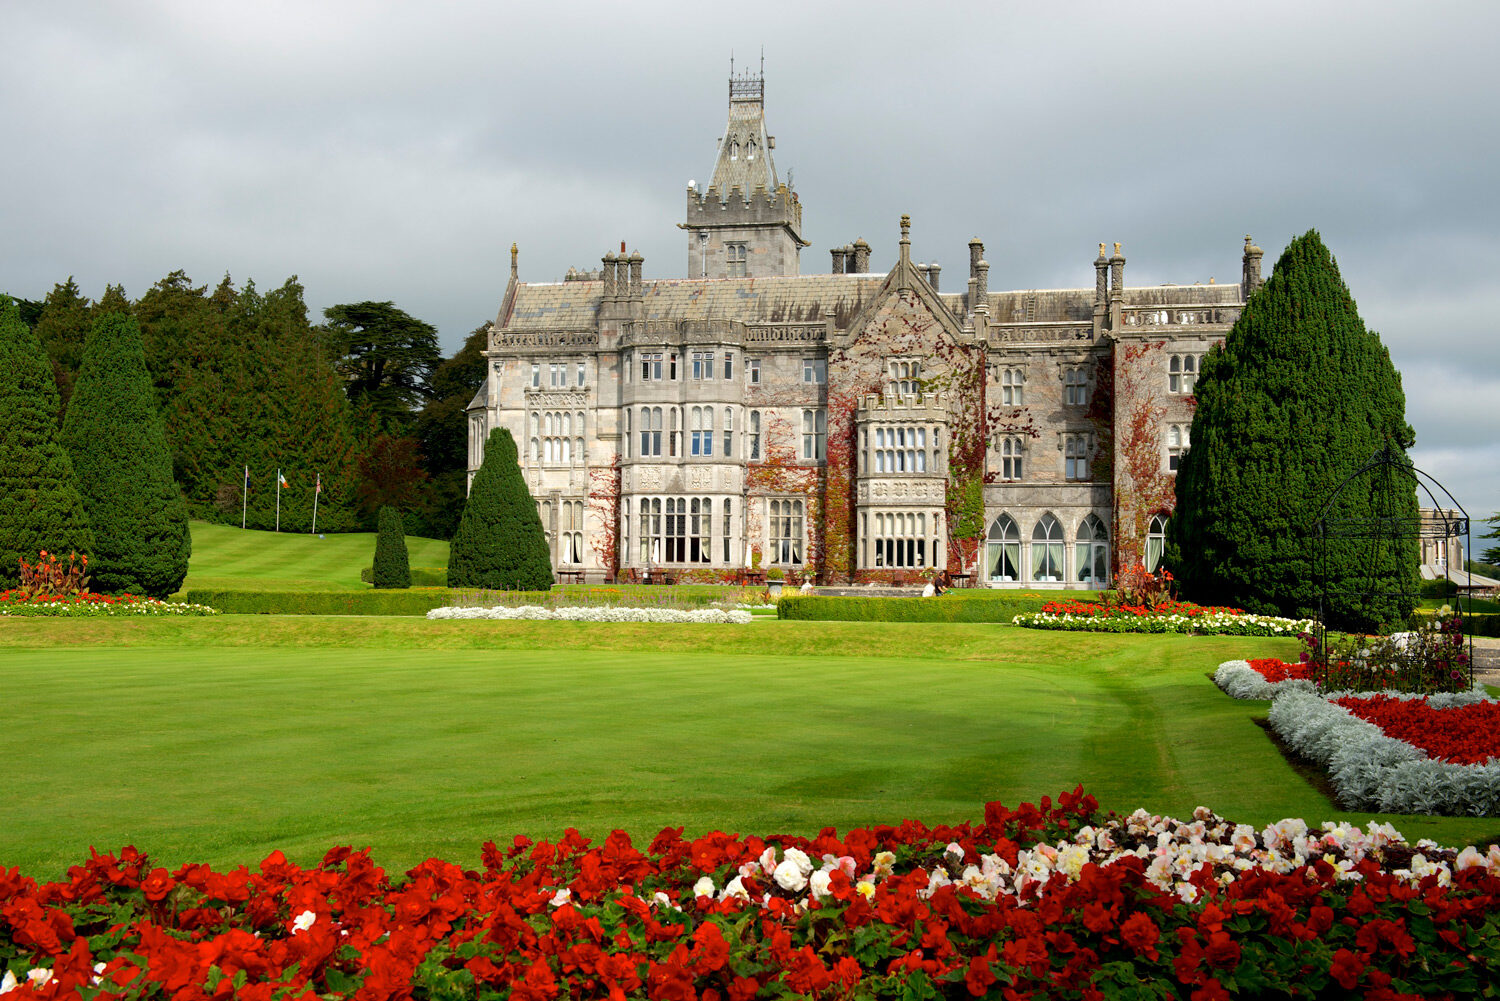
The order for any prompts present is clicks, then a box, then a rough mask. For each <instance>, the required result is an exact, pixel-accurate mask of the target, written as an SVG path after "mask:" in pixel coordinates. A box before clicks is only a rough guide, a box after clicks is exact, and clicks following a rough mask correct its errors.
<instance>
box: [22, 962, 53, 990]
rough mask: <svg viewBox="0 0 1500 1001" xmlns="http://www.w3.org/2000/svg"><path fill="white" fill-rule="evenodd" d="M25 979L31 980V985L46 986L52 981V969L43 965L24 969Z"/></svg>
mask: <svg viewBox="0 0 1500 1001" xmlns="http://www.w3.org/2000/svg"><path fill="white" fill-rule="evenodd" d="M26 979H27V980H29V981H31V986H32V987H46V986H47V985H48V984H50V983H52V971H51V970H50V969H48V968H47V967H45V966H38V967H36V968H34V969H30V970H27V971H26Z"/></svg>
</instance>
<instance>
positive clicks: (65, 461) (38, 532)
mask: <svg viewBox="0 0 1500 1001" xmlns="http://www.w3.org/2000/svg"><path fill="white" fill-rule="evenodd" d="M57 407H58V401H57V383H56V382H55V381H54V379H53V377H52V365H51V363H50V362H49V361H48V360H47V354H46V352H45V351H43V350H42V345H41V342H40V341H38V340H37V337H36V334H34V333H33V332H32V330H31V328H29V327H27V326H26V324H24V323H22V322H21V317H20V314H19V312H18V311H17V309H16V304H15V301H14V300H12V299H11V298H10V297H9V296H5V295H0V589H4V588H7V587H11V586H13V585H15V584H17V583H19V582H20V563H19V561H20V559H21V558H22V557H25V559H26V561H27V562H29V563H30V562H35V561H36V559H37V557H38V555H39V554H40V553H41V551H42V550H46V551H47V552H50V553H63V554H66V553H69V552H78V553H83V554H88V553H91V552H92V551H93V549H94V533H93V532H92V531H91V530H90V528H89V522H88V515H87V514H86V513H85V510H84V506H83V499H82V498H81V497H80V496H79V494H78V484H77V481H76V480H75V479H74V477H73V463H72V461H71V460H70V459H69V457H68V453H67V450H66V449H64V448H63V445H62V438H61V435H60V434H59V433H58V427H57Z"/></svg>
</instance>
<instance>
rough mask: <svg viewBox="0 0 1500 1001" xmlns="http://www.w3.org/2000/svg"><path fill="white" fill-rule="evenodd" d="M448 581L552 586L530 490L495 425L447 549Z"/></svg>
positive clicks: (510, 441)
mask: <svg viewBox="0 0 1500 1001" xmlns="http://www.w3.org/2000/svg"><path fill="white" fill-rule="evenodd" d="M448 585H449V586H450V587H483V588H495V589H499V590H522V591H526V590H534V591H545V590H547V589H548V588H550V587H551V586H552V557H551V555H550V554H549V552H548V550H547V537H546V535H545V534H544V533H543V531H542V520H541V518H540V517H539V516H538V515H537V512H536V504H535V502H533V501H532V499H531V492H530V491H529V490H527V489H526V480H525V479H524V478H523V477H522V475H521V467H520V464H519V463H518V462H517V461H516V442H515V439H514V438H512V437H511V436H510V431H508V430H506V429H505V428H495V429H494V430H493V431H491V432H490V437H489V440H488V441H487V442H486V443H485V449H484V462H483V463H482V464H481V465H480V467H479V472H478V473H476V474H475V475H474V483H473V485H472V486H471V487H470V489H469V500H468V502H467V503H465V504H464V513H463V517H461V518H460V519H459V522H458V531H457V532H455V533H454V535H453V542H452V544H451V545H450V546H449V549H448Z"/></svg>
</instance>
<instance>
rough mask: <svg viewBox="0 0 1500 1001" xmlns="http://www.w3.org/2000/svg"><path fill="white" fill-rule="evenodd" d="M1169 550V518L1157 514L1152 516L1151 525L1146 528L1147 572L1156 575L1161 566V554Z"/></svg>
mask: <svg viewBox="0 0 1500 1001" xmlns="http://www.w3.org/2000/svg"><path fill="white" fill-rule="evenodd" d="M1166 548H1167V516H1166V515H1164V514H1155V515H1152V516H1151V524H1150V525H1148V526H1147V528H1146V570H1147V572H1148V573H1156V568H1157V567H1159V566H1161V554H1162V553H1163V552H1165V551H1166Z"/></svg>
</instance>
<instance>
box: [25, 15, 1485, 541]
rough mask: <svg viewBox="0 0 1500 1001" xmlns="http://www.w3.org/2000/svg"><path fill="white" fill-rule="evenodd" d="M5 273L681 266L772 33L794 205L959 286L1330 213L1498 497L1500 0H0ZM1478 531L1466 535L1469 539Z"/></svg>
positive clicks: (1228, 251)
mask: <svg viewBox="0 0 1500 1001" xmlns="http://www.w3.org/2000/svg"><path fill="white" fill-rule="evenodd" d="M0 25H3V28H4V37H5V40H6V43H7V44H6V58H5V59H4V60H3V61H0V124H3V126H4V134H5V137H6V149H5V155H4V156H3V159H0V163H3V165H0V176H3V178H4V185H3V192H4V194H3V198H4V201H3V209H0V234H3V239H0V255H3V256H0V289H3V290H5V291H9V292H11V293H12V294H15V295H18V296H22V297H25V298H32V299H40V298H41V297H43V296H44V295H45V294H46V293H47V292H48V291H49V290H50V289H51V288H52V286H53V284H54V283H56V282H59V281H62V280H65V279H66V278H67V277H68V276H69V275H73V276H75V277H76V279H77V281H78V283H79V285H80V286H81V287H82V289H83V291H84V293H85V294H86V295H89V296H91V297H98V296H99V295H102V294H103V291H104V287H105V285H106V284H107V283H110V282H120V283H123V284H124V286H125V288H126V291H127V293H128V294H129V295H130V296H131V297H132V298H134V297H137V296H139V295H140V294H141V293H142V292H144V291H145V290H146V289H147V288H148V287H150V285H151V284H152V283H154V282H155V281H157V280H158V279H160V278H161V277H162V276H164V275H166V274H167V273H168V272H170V271H172V270H174V269H178V268H181V269H183V270H185V271H186V272H187V273H188V274H189V275H190V276H191V277H192V278H193V279H194V280H195V281H197V282H198V283H199V284H210V285H211V284H213V283H215V282H217V281H218V280H219V278H221V277H222V276H223V275H224V274H225V273H226V272H228V273H229V274H230V275H231V276H232V277H233V279H234V280H235V282H236V284H237V285H238V284H241V283H243V281H244V280H245V279H254V281H255V282H256V284H257V285H258V286H260V287H261V288H263V289H264V288H267V287H275V286H277V285H280V284H281V283H282V282H283V281H284V280H285V279H286V278H287V277H288V276H290V275H293V274H295V275H298V276H299V277H300V279H301V281H302V283H303V284H304V285H305V286H306V289H307V301H308V305H309V306H310V307H311V308H312V311H313V316H314V319H319V318H320V317H321V311H322V309H323V308H324V307H326V306H329V305H332V304H334V303H340V302H351V301H358V300H362V299H376V300H383V299H389V300H392V301H394V302H395V303H396V304H397V305H398V306H400V307H402V308H403V309H405V310H407V311H408V312H410V313H412V314H413V315H415V316H418V317H420V318H422V319H425V320H427V321H429V322H431V323H433V324H435V325H436V326H437V327H438V329H439V330H440V331H441V333H442V340H443V347H444V350H445V353H451V352H452V351H453V350H454V349H455V348H456V347H457V345H458V344H459V343H460V342H461V341H462V339H463V337H464V335H465V334H467V333H468V332H469V331H470V330H472V329H473V328H474V327H476V326H478V325H480V324H481V323H484V322H485V321H487V320H489V319H492V318H493V317H494V315H495V312H496V309H497V308H498V305H499V301H500V296H501V293H502V292H503V290H504V280H505V276H506V272H507V269H508V267H509V248H510V245H511V243H512V242H515V243H518V244H519V245H520V248H521V258H520V266H521V276H522V278H523V279H524V280H529V281H550V280H556V279H558V278H560V277H561V276H562V274H563V273H564V272H565V271H566V270H567V268H568V267H569V266H570V265H573V266H578V267H588V266H595V267H597V266H598V260H599V257H600V256H601V255H602V254H603V253H604V252H605V251H607V250H609V249H611V248H612V247H614V248H618V246H619V241H620V240H622V239H623V240H625V241H627V242H628V244H629V246H630V247H631V248H632V249H637V250H639V251H640V252H641V253H642V254H643V255H644V256H645V258H646V265H645V274H646V276H647V277H680V276H682V275H683V274H684V272H685V269H686V266H687V261H686V257H687V253H686V241H685V238H684V236H683V234H682V233H681V232H680V231H679V230H678V229H677V228H676V223H678V222H679V221H681V219H682V218H683V214H684V201H685V199H684V191H685V188H686V185H687V182H688V181H689V180H690V179H697V180H699V181H700V182H704V183H706V181H707V178H708V176H709V174H710V173H711V171H712V166H713V159H714V148H715V141H716V140H717V138H718V137H719V135H720V134H721V133H722V131H723V127H724V120H725V114H726V108H727V93H726V77H727V76H728V63H729V58H730V54H731V51H732V52H733V53H734V55H735V57H736V59H737V61H738V63H739V64H740V65H741V66H743V65H745V64H746V63H749V62H751V61H758V59H759V54H760V51H761V48H762V47H764V49H765V71H766V116H767V123H768V126H769V129H770V131H771V132H772V133H773V134H774V135H775V136H776V137H777V144H776V151H775V157H776V165H777V168H778V169H779V171H780V172H781V174H782V176H783V177H785V176H786V174H787V173H788V172H789V171H791V172H792V173H793V174H794V183H795V186H796V188H797V191H798V193H799V195H800V197H801V199H802V203H803V207H804V208H803V223H804V231H803V236H804V237H805V238H806V239H808V240H811V241H812V244H813V245H812V247H810V248H808V249H807V250H806V251H805V252H804V254H803V258H802V262H803V271H804V272H805V273H814V272H819V271H823V272H826V271H827V270H828V266H829V265H828V260H829V258H828V248H829V247H830V246H833V245H838V244H843V243H847V242H849V241H851V240H853V239H854V238H855V237H858V236H863V237H864V238H865V239H866V240H868V241H869V242H870V244H871V245H872V247H873V248H874V252H873V261H872V268H875V269H879V270H883V269H885V268H888V267H889V266H890V265H891V264H892V263H893V262H894V258H895V250H896V239H897V236H898V231H897V222H898V219H899V216H900V215H901V213H903V212H908V213H910V214H911V215H912V227H913V228H912V243H913V248H912V249H913V255H914V256H915V257H916V258H917V259H919V260H936V261H938V262H939V263H941V264H943V265H944V267H945V274H944V277H945V279H946V281H945V287H946V288H949V289H956V288H959V287H961V285H962V283H963V280H964V278H965V277H966V276H967V271H966V267H965V265H966V260H967V253H966V244H967V242H968V240H969V238H970V237H972V236H976V235H977V236H979V237H980V238H981V239H983V240H984V241H985V247H986V256H987V257H988V259H989V261H990V264H991V270H990V287H991V288H992V289H1024V288H1057V287H1091V286H1092V283H1093V268H1092V264H1091V262H1092V260H1093V258H1094V256H1095V253H1096V250H1097V245H1098V243H1099V242H1100V241H1101V240H1103V241H1115V240H1119V241H1120V242H1121V244H1122V249H1123V251H1124V253H1125V255H1126V257H1127V259H1128V264H1127V266H1126V282H1127V283H1128V284H1131V285H1150V284H1157V283H1161V282H1177V283H1180V284H1187V283H1191V282H1194V281H1205V282H1206V281H1207V280H1208V279H1209V278H1210V277H1213V278H1216V279H1217V280H1218V281H1220V282H1234V281H1238V279H1239V270H1240V249H1241V245H1242V243H1243V240H1244V236H1245V234H1247V233H1249V234H1253V235H1254V237H1255V239H1256V242H1257V243H1258V244H1260V246H1262V247H1263V248H1265V251H1266V269H1267V271H1268V272H1269V270H1270V268H1271V265H1272V264H1273V263H1274V262H1275V260H1276V258H1277V257H1278V256H1279V254H1280V251H1281V249H1282V247H1283V246H1284V245H1285V244H1286V242H1287V241H1288V240H1289V239H1290V238H1291V237H1293V236H1295V235H1297V234H1299V233H1302V232H1304V231H1305V230H1307V229H1309V228H1316V229H1318V230H1319V231H1320V232H1321V233H1322V235H1323V239H1324V241H1325V242H1326V243H1327V244H1328V246H1329V247H1330V248H1331V249H1332V250H1333V253H1334V255H1335V256H1336V257H1337V259H1338V262H1339V265H1340V267H1341V269H1342V272H1343V276H1344V280H1345V281H1346V282H1347V283H1348V285H1349V287H1350V289H1351V291H1352V292H1353V293H1354V297H1355V300H1356V301H1357V302H1358V303H1359V305H1360V309H1361V312H1362V314H1363V316H1364V318H1365V321H1366V323H1367V324H1368V325H1369V326H1370V327H1371V328H1372V329H1374V330H1376V331H1378V332H1379V333H1380V335H1381V337H1382V339H1383V340H1384V342H1385V343H1386V344H1387V345H1388V346H1389V348H1390V350H1391V354H1392V356H1393V357H1394V359H1395V361H1396V364H1397V366H1398V367H1399V368H1400V370H1401V372H1402V375H1403V379H1404V384H1405V388H1406V397H1407V414H1408V417H1409V419H1410V420H1411V422H1412V424H1413V425H1414V426H1415V427H1416V429H1417V449H1416V452H1415V455H1414V458H1415V459H1416V461H1417V464H1418V466H1419V467H1420V468H1423V469H1425V470H1426V471H1428V472H1430V473H1432V474H1433V475H1434V476H1436V477H1437V478H1438V479H1440V480H1441V481H1443V482H1444V483H1445V484H1446V485H1447V486H1448V487H1449V488H1450V489H1451V490H1452V491H1453V492H1454V494H1455V495H1456V496H1457V498H1458V500H1459V501H1460V502H1461V503H1462V504H1464V505H1465V506H1466V507H1467V508H1468V510H1469V512H1470V513H1471V514H1473V515H1475V516H1476V517H1483V516H1486V515H1488V514H1490V513H1493V512H1495V511H1497V510H1500V443H1497V436H1496V433H1495V429H1496V427H1497V423H1500V422H1497V417H1500V331H1497V329H1496V328H1497V321H1496V320H1495V319H1494V315H1495V303H1496V302H1497V301H1500V252H1497V250H1500V198H1497V196H1496V192H1495V190H1494V189H1495V178H1496V176H1497V167H1496V165H1497V162H1500V157H1497V153H1500V128H1497V124H1500V123H1497V117H1500V116H1497V111H1496V85H1495V80H1494V73H1495V70H1494V52H1493V47H1494V45H1495V40H1496V39H1497V38H1500V4H1497V3H1494V2H1480V0H1476V2H1470V3H1434V2H1422V3H1409V4H1398V3H1383V2H1362V3H1359V4H1354V3H1322V4H1309V3H1307V2H1305V0H1301V2H1295V3H1279V2H1278V3H1265V2H1260V3H1255V4H1227V3H1222V4H1221V3H1209V2H1197V3H1180V4H1168V3H1155V4H1152V3H1127V4H1118V3H1116V4H1102V3H1100V4H1094V3H1073V4H1062V5H1054V4H1030V3H1006V4H979V3H976V4H972V5H946V6H942V7H941V8H939V9H922V8H919V7H918V6H917V5H915V4H911V3H882V2H864V3H859V4H828V5H821V4H808V3H799V4H780V3H775V2H770V3H768V2H759V3H756V4H752V5H744V4H694V5H689V6H682V7H677V6H667V5H660V4H653V3H647V2H630V0H627V2H612V3H608V4H593V3H589V2H583V0H571V2H568V3H565V4H548V3H532V4H525V5H521V4H515V5H510V4H496V3H484V2H479V0H473V2H467V3H465V2H446V3H443V2H431V0H428V2H423V3H420V4H418V3H414V2H413V3H390V2H376V0H346V2H337V3H319V2H314V0H296V2H271V0H256V2H253V3H252V2H224V0H221V2H212V3H204V2H201V0H181V2H161V0H158V2H149V0H135V2H132V3H129V4H103V3H72V2H70V3H57V2H50V0H49V2H32V0H6V2H5V4H4V8H3V13H0ZM1476 545H1479V546H1482V545H1483V544H1482V543H1478V540H1477V539H1476Z"/></svg>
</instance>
